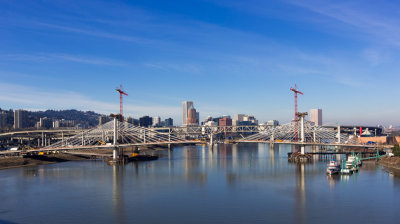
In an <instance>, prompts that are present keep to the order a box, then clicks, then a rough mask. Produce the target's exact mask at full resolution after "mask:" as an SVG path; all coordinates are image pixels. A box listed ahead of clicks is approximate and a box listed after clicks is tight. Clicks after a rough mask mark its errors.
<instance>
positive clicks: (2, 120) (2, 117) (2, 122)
mask: <svg viewBox="0 0 400 224" xmlns="http://www.w3.org/2000/svg"><path fill="white" fill-rule="evenodd" d="M7 116H8V114H7V113H6V112H5V111H0V129H3V128H6V127H7Z"/></svg>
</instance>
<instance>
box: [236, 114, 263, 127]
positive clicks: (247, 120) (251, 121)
mask: <svg viewBox="0 0 400 224" xmlns="http://www.w3.org/2000/svg"><path fill="white" fill-rule="evenodd" d="M233 118H234V119H233V121H232V124H233V125H258V120H257V119H256V118H255V117H254V116H253V115H246V114H235V115H234V116H233Z"/></svg>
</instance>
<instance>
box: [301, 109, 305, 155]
mask: <svg viewBox="0 0 400 224" xmlns="http://www.w3.org/2000/svg"><path fill="white" fill-rule="evenodd" d="M300 121H301V123H300V125H301V126H300V127H301V132H300V134H301V142H302V143H304V142H305V139H304V116H300ZM304 148H305V147H304V145H301V146H300V154H301V155H304V153H305V149H304Z"/></svg>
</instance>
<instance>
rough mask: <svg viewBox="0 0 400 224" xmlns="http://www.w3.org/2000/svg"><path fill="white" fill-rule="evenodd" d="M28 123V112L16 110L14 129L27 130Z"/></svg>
mask: <svg viewBox="0 0 400 224" xmlns="http://www.w3.org/2000/svg"><path fill="white" fill-rule="evenodd" d="M27 123H28V111H26V110H22V109H19V110H15V111H14V128H15V129H20V128H26V127H27Z"/></svg>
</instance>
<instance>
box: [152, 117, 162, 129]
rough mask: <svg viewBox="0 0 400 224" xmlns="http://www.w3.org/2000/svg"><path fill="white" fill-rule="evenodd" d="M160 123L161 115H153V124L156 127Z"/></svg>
mask: <svg viewBox="0 0 400 224" xmlns="http://www.w3.org/2000/svg"><path fill="white" fill-rule="evenodd" d="M160 124H161V117H153V126H154V127H157V126H160Z"/></svg>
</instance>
